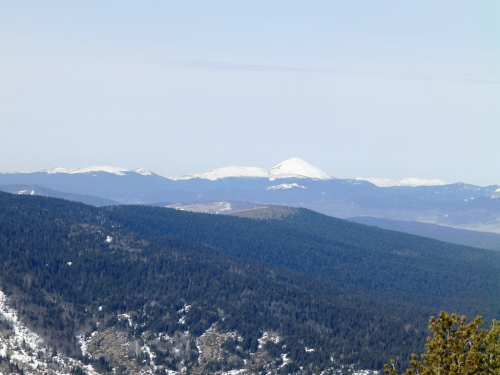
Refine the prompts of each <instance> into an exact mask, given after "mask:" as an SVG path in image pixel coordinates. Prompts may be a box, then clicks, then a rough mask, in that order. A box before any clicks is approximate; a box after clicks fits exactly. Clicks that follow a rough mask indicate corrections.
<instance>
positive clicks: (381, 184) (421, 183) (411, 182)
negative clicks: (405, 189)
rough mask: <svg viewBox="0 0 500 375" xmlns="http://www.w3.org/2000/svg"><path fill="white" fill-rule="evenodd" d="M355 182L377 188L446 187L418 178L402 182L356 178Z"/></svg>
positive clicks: (386, 179) (437, 181)
mask: <svg viewBox="0 0 500 375" xmlns="http://www.w3.org/2000/svg"><path fill="white" fill-rule="evenodd" d="M355 180H361V181H368V182H371V183H372V184H373V185H376V186H378V187H393V186H411V187H415V186H440V185H446V182H444V181H441V180H423V179H420V178H413V177H412V178H404V179H402V180H390V179H388V178H363V177H356V178H355Z"/></svg>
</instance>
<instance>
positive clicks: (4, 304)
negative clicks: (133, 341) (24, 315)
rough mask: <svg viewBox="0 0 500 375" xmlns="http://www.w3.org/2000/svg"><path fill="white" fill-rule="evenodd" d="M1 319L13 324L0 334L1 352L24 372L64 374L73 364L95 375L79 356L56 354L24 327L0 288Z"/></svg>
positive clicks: (67, 372) (91, 368) (28, 373)
mask: <svg viewBox="0 0 500 375" xmlns="http://www.w3.org/2000/svg"><path fill="white" fill-rule="evenodd" d="M0 319H2V320H5V321H7V322H8V323H9V325H10V326H11V327H12V331H13V333H12V334H10V335H8V336H4V335H3V334H0V356H2V357H3V358H4V360H6V359H7V358H8V359H9V361H10V362H11V363H16V364H18V365H19V366H20V367H21V368H23V371H24V373H25V374H27V375H31V374H33V375H34V374H41V373H48V372H50V373H52V374H55V375H67V374H69V373H70V372H71V369H72V368H74V367H75V366H78V367H81V368H83V369H85V372H86V373H87V374H89V375H98V373H97V372H96V371H95V370H94V368H93V367H92V365H87V366H84V365H83V363H81V362H80V361H79V360H75V359H73V358H70V357H65V356H63V355H60V354H57V355H55V356H53V355H52V352H53V350H51V349H52V348H50V347H49V346H47V344H46V342H45V340H43V339H42V338H41V337H40V336H39V335H37V334H36V333H34V332H33V331H31V330H30V329H29V328H27V327H26V326H25V325H24V324H23V323H22V321H21V320H20V319H19V317H18V314H17V311H16V310H14V309H13V308H11V307H10V306H9V303H8V301H7V298H6V296H5V294H4V293H3V292H2V291H0Z"/></svg>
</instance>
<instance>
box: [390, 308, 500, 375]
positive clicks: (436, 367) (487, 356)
mask: <svg viewBox="0 0 500 375" xmlns="http://www.w3.org/2000/svg"><path fill="white" fill-rule="evenodd" d="M481 324H482V319H481V317H480V316H478V317H476V318H475V319H474V320H473V321H471V322H469V323H466V317H465V316H461V317H459V316H458V315H457V314H451V315H450V314H448V313H446V312H441V313H440V314H439V317H438V318H437V319H436V318H435V317H431V318H430V325H429V330H430V331H431V332H432V333H433V337H428V338H427V344H426V345H425V346H426V349H427V352H426V353H424V354H422V355H421V358H420V359H419V357H418V356H417V355H416V354H412V359H411V361H410V364H411V368H409V369H407V370H406V372H405V374H406V375H472V374H474V375H497V374H500V322H499V321H496V320H494V321H493V324H492V326H491V327H490V328H489V329H488V330H485V329H479V326H480V325H481ZM384 372H385V373H386V374H388V375H399V372H398V371H397V369H396V363H395V361H394V360H391V365H387V364H386V365H385V369H384Z"/></svg>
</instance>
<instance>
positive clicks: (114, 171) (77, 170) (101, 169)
mask: <svg viewBox="0 0 500 375" xmlns="http://www.w3.org/2000/svg"><path fill="white" fill-rule="evenodd" d="M40 172H45V173H48V174H55V173H66V174H80V173H92V172H106V173H111V174H115V175H118V176H125V174H126V173H127V172H133V173H137V174H141V175H143V176H151V175H152V173H151V172H150V171H148V170H146V169H144V168H137V169H125V168H120V167H109V166H94V167H85V168H71V169H66V168H61V167H56V168H52V169H44V170H43V171H40Z"/></svg>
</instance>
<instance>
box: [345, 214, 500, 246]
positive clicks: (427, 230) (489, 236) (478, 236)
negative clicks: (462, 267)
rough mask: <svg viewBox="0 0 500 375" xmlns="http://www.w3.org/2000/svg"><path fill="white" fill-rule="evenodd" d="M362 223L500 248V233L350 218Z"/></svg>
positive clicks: (461, 242) (460, 243)
mask: <svg viewBox="0 0 500 375" xmlns="http://www.w3.org/2000/svg"><path fill="white" fill-rule="evenodd" d="M348 220H349V221H354V222H356V223H360V224H366V225H373V226H375V227H378V228H382V229H390V230H395V231H398V232H404V233H411V234H416V235H419V236H424V237H429V238H434V239H436V240H440V241H445V242H451V243H455V244H459V245H465V246H473V247H481V248H483V249H491V250H500V234H497V233H490V232H477V231H471V230H464V229H455V228H450V227H445V226H442V225H435V224H427V223H419V222H416V221H398V220H390V219H381V218H376V217H365V216H363V217H354V218H349V219H348Z"/></svg>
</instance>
